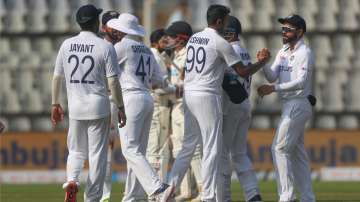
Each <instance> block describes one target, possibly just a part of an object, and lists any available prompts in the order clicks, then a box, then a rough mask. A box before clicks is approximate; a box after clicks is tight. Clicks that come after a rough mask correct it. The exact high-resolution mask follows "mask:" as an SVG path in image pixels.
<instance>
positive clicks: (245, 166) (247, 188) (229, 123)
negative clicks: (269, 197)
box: [219, 98, 260, 202]
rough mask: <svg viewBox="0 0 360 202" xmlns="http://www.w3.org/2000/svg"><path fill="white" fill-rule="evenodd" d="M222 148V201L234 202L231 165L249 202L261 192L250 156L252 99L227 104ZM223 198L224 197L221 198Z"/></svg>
mask: <svg viewBox="0 0 360 202" xmlns="http://www.w3.org/2000/svg"><path fill="white" fill-rule="evenodd" d="M224 99H226V98H224ZM224 105H226V106H224V116H223V117H224V119H223V147H222V156H221V163H220V167H221V172H220V176H219V177H220V179H221V181H222V186H220V188H221V189H222V192H221V193H220V194H219V196H220V199H219V201H222V202H229V201H231V187H230V186H231V174H232V167H231V162H230V156H231V160H232V165H233V167H234V170H235V172H236V175H237V177H238V179H239V181H240V184H241V186H242V190H243V192H244V196H245V200H246V201H248V200H250V199H251V198H252V197H254V196H255V195H257V194H260V193H259V187H258V182H257V178H256V174H255V172H254V171H253V168H252V163H251V161H250V159H249V157H248V155H247V136H248V129H249V126H250V122H251V105H250V101H249V99H246V100H244V101H243V102H242V103H241V104H234V103H231V101H230V100H229V101H228V102H226V103H224ZM221 196H222V197H221Z"/></svg>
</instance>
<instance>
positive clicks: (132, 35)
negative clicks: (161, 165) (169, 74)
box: [107, 13, 168, 201]
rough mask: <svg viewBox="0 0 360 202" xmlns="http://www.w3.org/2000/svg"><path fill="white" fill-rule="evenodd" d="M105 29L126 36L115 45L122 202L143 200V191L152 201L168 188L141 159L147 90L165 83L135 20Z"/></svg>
mask: <svg viewBox="0 0 360 202" xmlns="http://www.w3.org/2000/svg"><path fill="white" fill-rule="evenodd" d="M107 26H108V27H110V28H112V29H115V30H117V31H118V32H120V33H122V34H123V35H126V36H125V37H124V38H123V39H122V40H121V41H120V42H119V43H117V44H115V50H116V53H117V59H118V64H119V69H120V77H119V80H120V83H121V85H122V91H123V94H124V104H125V107H127V109H126V112H127V114H128V117H127V118H128V120H127V125H126V126H125V127H124V128H121V129H120V130H119V133H120V141H121V148H122V152H123V155H124V157H125V159H126V160H127V169H128V170H127V171H128V172H127V179H126V184H125V196H124V198H123V201H139V200H146V199H147V198H146V197H144V196H145V193H144V191H145V192H146V194H147V195H148V196H149V197H156V196H157V195H158V194H160V193H162V192H163V191H164V190H166V189H167V188H168V185H167V184H164V183H162V182H161V180H160V178H159V176H158V175H157V173H156V172H155V170H154V169H153V168H152V167H151V164H150V163H149V162H148V161H147V159H146V157H145V153H146V147H147V144H148V138H149V130H150V124H151V119H152V114H153V110H154V105H153V99H152V97H151V95H150V89H151V87H152V85H158V86H159V87H165V86H166V83H167V82H166V78H164V75H163V74H161V71H160V67H159V65H158V63H157V62H156V60H155V58H154V55H153V54H152V52H151V50H150V49H149V48H148V47H146V46H145V45H144V43H143V42H142V41H141V37H143V36H144V34H145V32H144V28H143V26H141V25H139V23H138V19H137V17H135V16H134V15H131V14H128V13H123V14H121V15H120V16H119V18H117V19H112V20H110V21H109V22H108V23H107Z"/></svg>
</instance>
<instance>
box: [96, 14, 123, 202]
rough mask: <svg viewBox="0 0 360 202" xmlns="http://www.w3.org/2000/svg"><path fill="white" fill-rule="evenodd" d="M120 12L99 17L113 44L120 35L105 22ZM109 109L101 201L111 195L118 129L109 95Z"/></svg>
mask: <svg viewBox="0 0 360 202" xmlns="http://www.w3.org/2000/svg"><path fill="white" fill-rule="evenodd" d="M119 15H120V13H118V12H117V11H107V12H105V13H104V14H103V15H102V17H101V32H102V33H103V34H104V40H106V41H108V42H110V43H111V44H113V45H114V44H115V43H116V42H118V41H120V40H121V37H120V36H118V35H116V34H117V32H116V31H114V30H112V29H111V28H108V27H107V26H106V23H107V22H108V21H109V20H111V19H114V18H118V17H119ZM110 105H111V106H110V109H111V123H110V135H109V149H108V155H107V161H106V175H105V182H104V187H103V195H102V197H101V200H100V201H101V202H109V201H110V196H111V187H112V168H111V167H112V154H113V149H114V144H115V140H116V139H117V138H118V136H119V130H118V129H117V123H118V118H117V113H118V108H117V107H116V104H115V103H114V99H113V98H112V96H111V95H110Z"/></svg>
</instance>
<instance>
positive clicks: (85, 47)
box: [69, 44, 95, 53]
mask: <svg viewBox="0 0 360 202" xmlns="http://www.w3.org/2000/svg"><path fill="white" fill-rule="evenodd" d="M94 46H95V45H92V44H91V45H90V44H70V50H69V52H83V53H92V51H93V48H94Z"/></svg>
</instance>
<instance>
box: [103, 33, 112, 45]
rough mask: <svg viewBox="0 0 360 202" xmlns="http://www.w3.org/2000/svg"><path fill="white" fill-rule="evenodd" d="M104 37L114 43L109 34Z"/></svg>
mask: <svg viewBox="0 0 360 202" xmlns="http://www.w3.org/2000/svg"><path fill="white" fill-rule="evenodd" d="M104 39H105V40H106V41H108V42H110V43H112V44H115V40H113V39H112V38H111V37H110V36H109V35H105V37H104Z"/></svg>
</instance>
